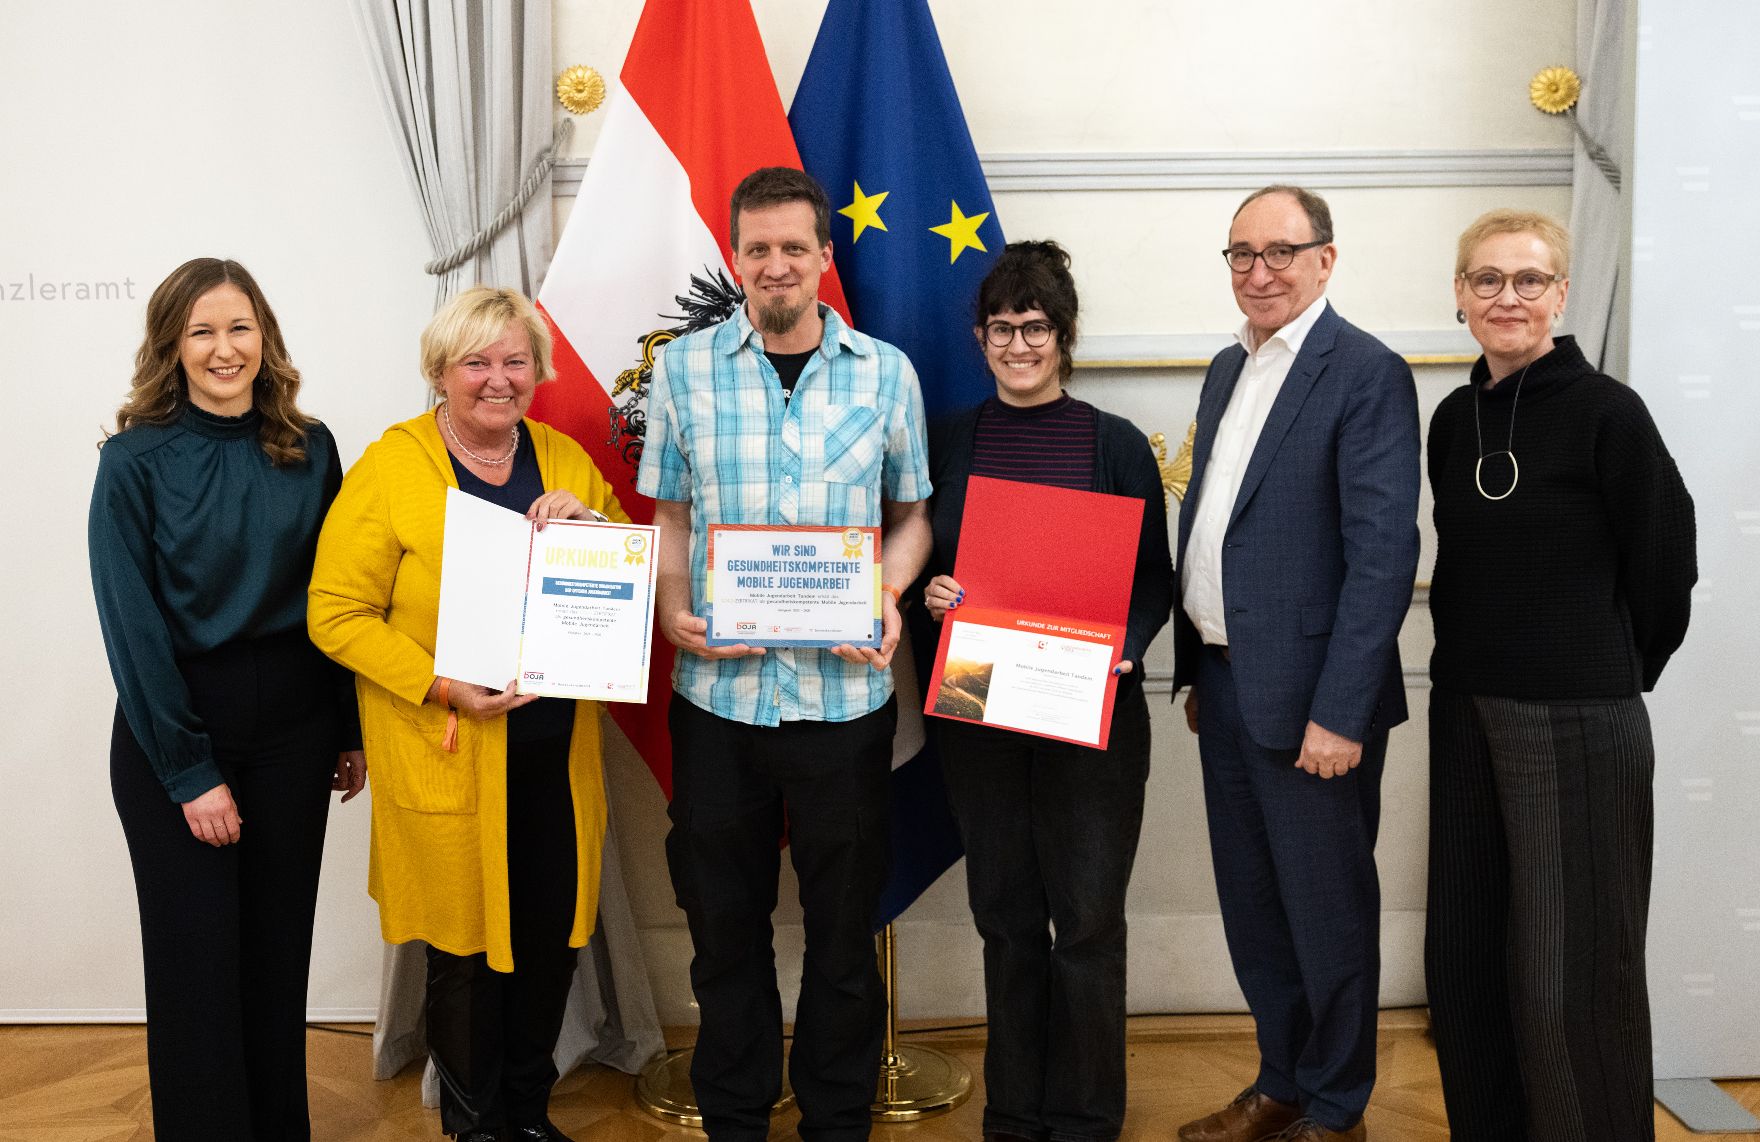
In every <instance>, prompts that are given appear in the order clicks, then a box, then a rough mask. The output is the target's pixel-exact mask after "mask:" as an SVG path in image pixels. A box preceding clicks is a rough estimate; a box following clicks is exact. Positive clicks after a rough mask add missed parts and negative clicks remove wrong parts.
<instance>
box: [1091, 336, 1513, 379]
mask: <svg viewBox="0 0 1760 1142" xmlns="http://www.w3.org/2000/svg"><path fill="white" fill-rule="evenodd" d="M1374 333H1375V336H1377V337H1379V338H1380V339H1381V340H1382V342H1383V343H1384V344H1386V345H1387V347H1388V348H1390V349H1392V350H1393V351H1394V352H1396V353H1398V354H1400V355H1401V356H1403V357H1404V358H1405V359H1406V361H1407V362H1408V363H1409V364H1412V365H1470V364H1472V363H1473V362H1474V361H1476V360H1478V358H1479V346H1478V344H1477V343H1475V342H1474V340H1473V338H1472V335H1471V334H1470V333H1468V332H1467V331H1466V330H1465V329H1460V328H1445V329H1400V330H1376V331H1374ZM1232 344H1234V334H1232V333H1118V334H1094V335H1089V336H1084V337H1083V338H1082V339H1081V340H1080V341H1078V342H1076V368H1077V369H1202V368H1204V367H1205V366H1207V365H1208V364H1209V363H1210V358H1212V357H1214V356H1215V355H1216V354H1217V353H1219V352H1221V351H1222V350H1223V349H1226V348H1227V347H1228V346H1230V345H1232Z"/></svg>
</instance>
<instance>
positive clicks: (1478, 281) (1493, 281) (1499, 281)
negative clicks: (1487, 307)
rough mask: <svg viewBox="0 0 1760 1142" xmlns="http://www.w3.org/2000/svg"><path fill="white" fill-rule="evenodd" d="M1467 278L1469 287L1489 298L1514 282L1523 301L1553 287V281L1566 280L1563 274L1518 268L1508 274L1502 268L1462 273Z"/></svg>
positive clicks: (1530, 299)
mask: <svg viewBox="0 0 1760 1142" xmlns="http://www.w3.org/2000/svg"><path fill="white" fill-rule="evenodd" d="M1460 276H1461V277H1462V278H1464V279H1466V283H1467V288H1468V289H1470V290H1472V291H1473V293H1474V294H1475V295H1476V296H1478V297H1482V298H1486V299H1487V300H1489V299H1491V298H1494V297H1496V296H1498V295H1499V294H1501V293H1502V292H1503V287H1504V283H1506V282H1514V283H1515V285H1516V296H1517V297H1519V298H1521V299H1522V300H1523V301H1533V300H1534V299H1535V298H1537V297H1539V296H1540V295H1541V294H1543V293H1545V292H1546V291H1547V289H1548V288H1550V287H1551V285H1552V283H1553V282H1561V281H1563V280H1564V275H1563V274H1543V273H1541V272H1540V271H1539V270H1517V271H1516V272H1515V273H1513V274H1506V273H1504V272H1503V271H1502V270H1491V269H1485V270H1473V271H1471V272H1469V273H1464V274H1462V275H1460Z"/></svg>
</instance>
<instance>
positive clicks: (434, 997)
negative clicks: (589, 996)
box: [426, 734, 579, 1134]
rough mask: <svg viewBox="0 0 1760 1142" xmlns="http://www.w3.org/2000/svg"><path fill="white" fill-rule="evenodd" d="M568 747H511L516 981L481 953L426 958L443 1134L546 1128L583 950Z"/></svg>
mask: <svg viewBox="0 0 1760 1142" xmlns="http://www.w3.org/2000/svg"><path fill="white" fill-rule="evenodd" d="M568 743H569V736H568V735H567V734H563V735H561V736H558V737H551V738H547V739H545V740H543V741H538V742H513V743H510V744H509V746H508V756H507V892H508V913H509V926H510V932H509V935H510V937H511V938H512V942H513V971H511V972H498V971H495V970H493V969H492V968H490V967H489V962H488V958H487V957H486V956H485V955H484V954H483V953H481V952H478V953H477V954H476V955H471V956H455V955H453V954H451V953H450V952H443V951H440V950H439V949H437V948H433V947H430V948H429V949H428V990H427V1001H426V1015H427V1029H428V1054H429V1055H430V1057H432V1059H433V1060H434V1070H435V1071H436V1072H437V1073H438V1075H439V1078H440V1128H441V1129H442V1130H444V1131H445V1132H446V1133H448V1134H461V1133H463V1132H465V1131H467V1130H473V1129H479V1128H481V1129H488V1130H498V1129H500V1128H501V1127H503V1126H537V1125H541V1124H542V1123H543V1122H544V1121H545V1116H546V1113H547V1108H548V1107H549V1103H550V1088H551V1087H553V1086H555V1085H556V1078H557V1075H556V1063H555V1053H556V1037H557V1036H558V1035H559V1034H560V1033H561V1031H562V1016H563V1012H564V1009H565V1008H566V1007H567V1005H568V990H569V986H570V984H572V983H573V981H574V969H575V960H576V958H577V956H578V951H579V950H578V949H576V948H571V947H569V946H568V936H569V932H570V930H571V929H573V927H574V907H575V896H576V887H575V886H576V878H577V876H578V875H579V870H578V861H579V857H578V854H577V852H576V846H575V833H574V802H573V799H572V797H571V795H570V789H569V780H568Z"/></svg>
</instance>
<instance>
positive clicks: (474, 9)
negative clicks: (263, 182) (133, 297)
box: [355, 0, 665, 1106]
mask: <svg viewBox="0 0 1760 1142" xmlns="http://www.w3.org/2000/svg"><path fill="white" fill-rule="evenodd" d="M355 7H356V13H357V15H358V16H359V18H360V23H361V28H362V33H363V36H364V39H365V41H366V46H367V51H368V54H369V56H370V58H371V63H372V67H373V72H374V76H375V78H376V79H377V80H378V83H379V90H380V94H381V96H382V97H383V102H384V106H385V111H386V114H387V116H388V118H389V120H390V123H391V128H392V134H393V136H394V138H395V139H396V143H397V146H398V148H399V150H400V152H401V154H402V156H403V159H404V167H405V169H406V170H407V171H408V172H409V175H410V180H411V183H412V185H413V186H414V188H415V192H416V198H417V200H418V201H419V202H420V204H421V211H422V220H423V222H424V223H425V224H426V226H427V229H428V240H429V242H430V243H431V244H432V246H433V250H434V257H435V260H434V262H431V263H430V264H429V267H428V269H429V272H430V273H434V274H435V276H436V278H437V285H436V291H435V305H436V307H438V305H439V304H440V303H442V302H444V301H445V300H446V299H447V298H449V297H451V296H452V295H454V294H456V293H458V292H459V291H461V290H463V289H465V288H467V287H469V286H471V285H474V284H477V283H479V282H481V283H484V284H489V285H496V286H508V287H514V288H518V289H520V290H521V291H523V292H524V293H525V294H526V295H527V296H528V297H529V296H531V295H532V294H534V293H535V292H536V291H537V287H538V285H539V283H540V282H541V281H542V280H543V276H544V271H545V270H546V269H547V268H548V266H549V261H550V251H551V248H552V245H553V241H552V216H551V206H550V180H549V177H548V175H549V169H550V159H551V156H552V153H553V150H552V148H553V144H555V143H556V142H558V141H559V138H558V137H557V136H556V135H555V134H554V129H553V126H552V124H553V114H552V112H551V109H550V98H551V95H550V92H551V82H552V81H551V75H550V71H551V63H550V3H549V0H356V4H355ZM565 122H566V121H565ZM448 263H456V265H452V266H451V267H450V268H447V264H448ZM411 349H412V351H413V349H414V346H411ZM426 972H427V966H426V957H425V952H424V947H423V945H422V944H420V943H409V944H397V945H388V946H387V947H386V949H385V956H384V963H383V966H382V973H381V984H380V992H379V1022H378V1027H377V1029H376V1030H375V1031H374V1034H373V1073H374V1076H375V1077H376V1078H389V1077H390V1076H392V1075H394V1074H396V1073H397V1072H398V1071H400V1070H402V1069H403V1068H404V1067H405V1066H406V1065H408V1064H409V1063H410V1062H412V1061H414V1060H416V1059H418V1058H421V1057H423V1056H424V1055H425V1054H426V1046H425V1043H424V1031H423V1018H422V995H423V990H424V983H425V979H426ZM664 1046H665V1044H664V1042H663V1040H662V1038H661V1034H660V1023H659V1018H658V1016H657V1015H656V1014H655V1010H654V996H653V991H652V989H651V988H650V986H649V984H648V973H647V968H646V966H645V965H644V963H643V958H642V950H641V944H640V942H639V939H638V937H637V934H636V928H635V921H634V919H633V917H632V916H631V913H630V907H629V894H628V892H627V891H626V889H625V886H624V883H623V869H622V865H621V864H620V862H619V860H618V856H617V839H616V826H615V823H614V822H613V823H612V824H611V825H609V826H608V827H607V830H606V834H605V851H604V869H603V873H602V879H601V885H600V894H599V919H598V927H597V930H596V932H595V933H594V935H593V940H592V943H591V944H590V945H589V946H588V947H587V948H586V949H585V950H583V952H582V954H581V958H580V967H579V969H578V970H577V972H576V975H575V986H574V990H573V992H572V993H571V994H570V996H569V1002H568V1013H567V1016H566V1018H565V1020H564V1023H563V1029H562V1036H561V1038H560V1040H559V1041H558V1043H557V1045H556V1065H557V1069H558V1070H559V1071H561V1072H562V1073H564V1074H566V1073H567V1072H568V1071H569V1070H570V1069H572V1068H573V1067H575V1066H576V1065H578V1064H580V1063H581V1062H584V1061H593V1062H599V1063H605V1064H607V1065H609V1066H613V1067H616V1068H618V1069H619V1070H623V1071H627V1072H630V1073H634V1072H636V1071H638V1070H640V1069H641V1067H642V1066H643V1065H644V1064H645V1063H647V1062H648V1060H649V1059H651V1058H653V1057H654V1056H655V1055H657V1054H659V1053H660V1052H661V1051H662V1050H664ZM423 1093H424V1096H425V1101H426V1102H427V1104H428V1105H430V1106H432V1105H435V1104H436V1101H437V1089H436V1085H435V1079H434V1073H433V1068H432V1067H429V1068H428V1074H427V1076H426V1080H425V1082H424V1084H423Z"/></svg>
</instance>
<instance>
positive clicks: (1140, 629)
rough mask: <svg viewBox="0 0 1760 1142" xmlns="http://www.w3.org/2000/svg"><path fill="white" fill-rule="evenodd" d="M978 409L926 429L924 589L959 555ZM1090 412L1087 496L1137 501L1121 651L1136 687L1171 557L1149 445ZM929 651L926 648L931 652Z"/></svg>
mask: <svg viewBox="0 0 1760 1142" xmlns="http://www.w3.org/2000/svg"><path fill="white" fill-rule="evenodd" d="M982 407H983V406H982V405H980V406H978V407H976V408H969V409H965V410H963V411H961V412H956V413H953V414H951V415H948V416H945V417H940V418H938V419H936V420H935V421H933V422H931V423H930V425H929V478H930V480H931V482H932V483H933V484H934V487H935V497H934V499H933V500H932V501H931V503H930V505H929V521H930V526H931V527H932V528H933V530H934V533H935V549H934V551H933V552H932V553H931V554H930V556H929V566H928V568H927V569H926V570H925V571H924V573H923V581H924V582H927V581H928V579H929V578H930V577H932V576H935V575H951V574H953V565H954V561H955V559H957V558H958V556H959V525H960V520H961V518H962V517H963V516H964V515H965V510H966V484H967V481H968V480H969V479H970V477H971V474H972V446H973V439H974V437H975V435H976V433H977V428H978V412H979V409H980V408H982ZM1094 411H1095V413H1096V418H1097V424H1096V428H1097V434H1096V439H1095V444H1094V479H1093V481H1092V483H1091V485H1090V486H1089V488H1088V490H1089V491H1092V492H1104V493H1107V494H1109V495H1114V496H1134V497H1136V498H1137V499H1140V500H1142V501H1143V502H1144V509H1143V528H1142V532H1141V533H1140V534H1139V535H1138V537H1137V570H1136V576H1135V578H1134V579H1133V580H1132V584H1131V606H1130V614H1129V617H1128V618H1127V619H1126V621H1125V634H1124V647H1123V658H1124V660H1125V661H1128V662H1130V663H1131V664H1132V667H1131V669H1132V674H1133V675H1134V676H1135V677H1136V678H1137V679H1138V680H1141V678H1142V674H1143V655H1144V653H1145V652H1147V651H1148V649H1149V643H1150V642H1152V641H1154V638H1155V635H1156V633H1157V632H1159V631H1160V630H1161V628H1162V627H1163V626H1164V625H1166V623H1167V616H1168V614H1169V612H1170V611H1171V610H1172V607H1173V557H1172V555H1171V554H1170V553H1169V550H1168V546H1167V511H1166V507H1165V501H1164V500H1163V499H1162V496H1163V492H1162V487H1161V470H1160V468H1158V467H1157V466H1156V464H1155V455H1154V453H1153V452H1151V451H1150V450H1149V441H1148V439H1147V438H1146V437H1145V436H1144V435H1143V433H1142V432H1141V430H1139V429H1138V428H1137V426H1136V425H1134V424H1132V423H1131V422H1130V421H1128V420H1126V419H1125V418H1124V417H1122V416H1114V415H1113V414H1111V413H1109V412H1106V411H1104V410H1102V409H1095V410H1094ZM933 645H934V644H933V643H931V644H930V647H931V649H932V648H933ZM1127 677H1128V676H1127Z"/></svg>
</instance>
